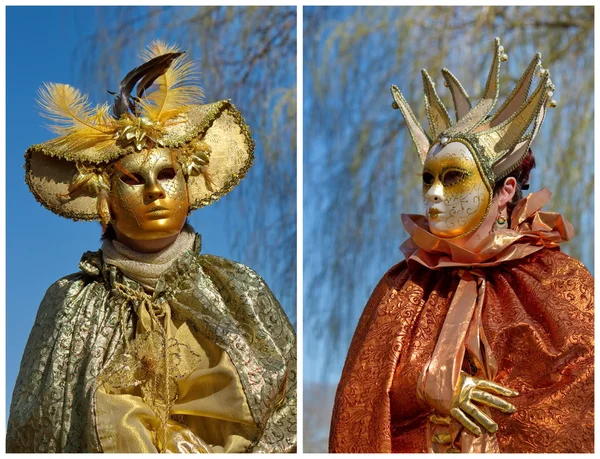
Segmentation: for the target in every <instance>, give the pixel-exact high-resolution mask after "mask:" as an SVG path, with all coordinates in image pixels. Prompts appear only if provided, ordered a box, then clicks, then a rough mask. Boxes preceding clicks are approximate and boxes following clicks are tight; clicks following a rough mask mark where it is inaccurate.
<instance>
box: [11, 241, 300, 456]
mask: <svg viewBox="0 0 600 459" xmlns="http://www.w3.org/2000/svg"><path fill="white" fill-rule="evenodd" d="M199 252H200V237H199V236H196V242H195V244H194V250H190V251H187V252H185V253H184V254H183V255H182V256H181V257H179V258H178V259H177V260H176V261H175V262H174V263H173V265H172V266H171V267H170V268H169V269H168V270H167V271H166V272H165V273H164V274H163V275H162V276H161V277H160V279H159V281H158V283H157V285H156V288H155V290H154V293H153V295H152V300H153V302H154V303H156V304H168V306H169V307H168V308H167V309H166V311H167V312H168V315H169V317H168V319H169V324H170V325H169V327H171V328H173V331H172V335H174V336H175V337H176V338H177V339H178V340H179V341H181V342H185V340H186V339H187V342H188V343H190V345H189V346H184V347H185V348H186V349H187V354H186V355H184V352H180V353H179V354H178V355H177V357H178V358H179V360H177V361H176V362H175V363H176V365H173V368H172V369H171V370H172V372H174V373H177V371H178V370H179V369H181V368H183V367H185V364H186V361H187V362H189V361H193V362H195V363H198V362H199V364H198V366H197V368H196V369H195V371H193V372H192V373H191V374H187V372H186V374H179V375H178V377H179V379H178V380H177V381H176V383H177V389H176V390H175V392H176V393H177V394H178V399H177V400H176V401H175V404H174V406H173V407H171V411H170V415H171V416H170V419H169V424H168V435H169V438H168V439H167V442H168V444H167V445H166V447H165V450H167V451H180V452H182V451H196V450H199V451H200V452H203V451H205V450H211V449H212V450H214V451H224V452H231V451H237V450H239V447H240V445H241V446H242V447H243V450H244V451H247V452H292V451H294V450H295V447H296V348H295V334H294V331H293V328H292V326H291V325H290V323H289V321H288V319H287V317H286V315H285V313H284V312H283V310H282V309H281V306H280V305H279V303H278V302H277V300H276V299H275V297H274V296H273V294H272V293H271V291H270V290H269V288H268V287H267V285H266V284H265V282H264V281H263V280H262V279H261V278H260V277H259V276H258V275H257V274H256V273H255V272H254V271H252V270H251V269H250V268H248V267H246V266H244V265H242V264H240V263H236V262H233V261H230V260H226V259H224V258H220V257H216V256H212V255H200V253H199ZM80 269H81V272H79V273H76V274H72V275H70V276H67V277H65V278H63V279H60V280H59V281H57V282H56V283H54V284H53V285H52V286H51V287H50V288H49V289H48V291H47V293H46V295H45V297H44V299H43V301H42V303H41V305H40V308H39V310H38V314H37V317H36V320H35V324H34V326H33V329H32V331H31V334H30V336H29V340H28V342H27V346H26V348H25V352H24V355H23V359H22V362H21V369H20V372H19V376H18V378H17V382H16V385H15V390H14V393H13V398H12V403H11V408H10V418H9V422H8V431H7V452H103V451H105V450H106V451H111V450H113V449H116V450H119V449H120V448H122V447H123V445H124V444H125V446H126V447H127V450H129V451H134V450H136V451H139V452H152V451H155V450H156V448H155V444H157V442H159V441H160V439H157V438H158V437H159V433H158V424H159V422H158V420H157V417H156V415H155V413H153V410H152V409H151V408H150V407H149V406H148V404H146V403H144V402H145V401H146V400H145V399H144V400H142V398H141V397H140V396H139V390H140V387H141V388H142V390H143V389H144V386H143V384H142V383H141V382H140V381H136V380H135V378H137V377H139V376H140V374H142V373H143V371H142V370H144V371H147V372H150V371H152V370H155V371H156V368H157V365H158V363H156V362H160V361H159V360H157V361H156V362H155V361H153V360H152V359H147V358H146V357H149V356H148V355H147V354H144V345H147V344H148V343H149V342H151V341H152V339H153V336H154V335H151V334H150V335H149V336H150V338H149V339H146V341H142V340H139V339H138V340H136V339H135V338H138V336H136V333H139V330H140V326H141V325H143V322H144V321H147V320H148V317H147V313H148V311H147V310H145V309H143V308H141V307H140V306H139V305H136V304H132V301H131V298H132V296H131V295H129V300H127V299H126V298H125V297H124V296H123V295H122V294H121V293H120V292H123V291H124V289H125V291H127V292H134V293H135V292H141V291H142V288H141V287H140V285H139V284H137V283H136V282H134V281H132V280H130V279H129V278H127V277H125V276H123V274H122V273H121V272H120V271H119V270H118V269H117V268H116V267H115V266H112V265H109V264H105V263H103V261H102V254H101V252H100V251H98V252H87V253H86V254H84V256H83V257H82V260H81V263H80ZM133 303H135V302H133ZM165 322H166V319H165ZM136 329H137V332H136ZM175 329H176V330H175ZM127 343H130V347H127ZM136 343H137V344H136ZM140 343H141V345H140ZM150 349H151V347H150ZM134 351H135V352H134ZM136 352H137V354H136ZM192 355H193V356H194V358H193V359H190V358H188V357H189V356H192ZM186 356H187V357H186ZM119 359H120V360H119ZM186 359H187V360H186ZM194 359H195V360H194ZM119 361H123V362H125V363H126V364H127V365H131V366H130V367H128V366H125V367H122V368H120V369H119V371H116V372H112V373H110V374H109V376H110V378H112V380H111V379H110V378H108V379H106V378H104V376H105V375H106V373H107V371H106V370H107V369H110V368H111V364H114V362H119ZM113 366H114V365H113ZM119 372H120V373H119ZM140 372H142V373H140ZM115 376H121V378H120V379H119V378H116V377H115ZM142 376H143V374H142ZM159 376H160V375H159ZM103 378H104V379H103ZM127 378H129V379H127ZM140 378H141V377H140ZM141 379H142V380H143V378H141ZM100 381H104V382H100ZM106 381H109V382H110V383H112V387H111V386H110V385H108V386H107V385H106V384H105V385H103V384H104V383H105V382H106ZM114 381H120V382H121V383H123V386H122V387H121V389H122V390H120V391H119V390H112V389H114V388H115V387H116V385H115V384H114ZM132 382H133V383H132ZM130 383H131V384H130ZM107 387H108V389H107ZM161 387H162V386H161ZM230 402H231V403H232V404H231V405H230ZM234 402H235V405H234V404H233V403H234ZM124 442H125V443H124ZM236 448H238V449H236ZM121 451H122V450H121Z"/></svg>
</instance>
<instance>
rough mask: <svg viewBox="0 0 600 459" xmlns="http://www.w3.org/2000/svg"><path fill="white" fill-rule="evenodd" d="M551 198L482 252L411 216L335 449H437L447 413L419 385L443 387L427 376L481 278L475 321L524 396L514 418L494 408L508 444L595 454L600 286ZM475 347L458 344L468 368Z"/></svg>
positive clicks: (347, 374)
mask: <svg viewBox="0 0 600 459" xmlns="http://www.w3.org/2000/svg"><path fill="white" fill-rule="evenodd" d="M549 197H550V194H549V192H547V190H542V191H541V192H538V193H534V194H532V195H529V196H528V197H527V198H526V199H524V200H522V201H521V202H520V203H519V204H518V206H517V207H516V208H515V209H514V211H513V214H512V216H511V228H510V229H509V230H505V231H498V232H496V233H493V234H492V235H490V237H489V238H488V239H486V240H485V241H483V242H482V244H481V245H480V246H479V247H478V250H477V251H475V252H469V251H466V250H464V249H461V248H460V247H457V246H455V245H453V244H451V242H450V241H449V240H447V239H441V238H437V237H435V236H434V235H432V234H431V233H429V231H428V230H427V228H426V221H425V219H424V217H421V216H409V215H404V216H403V222H404V225H405V227H406V229H407V231H408V232H409V234H410V236H411V239H409V240H408V241H407V242H406V243H405V244H404V245H403V247H402V250H403V252H404V254H405V257H406V260H405V261H403V262H401V263H399V264H398V265H396V266H394V267H393V268H392V269H390V270H389V271H388V272H387V273H386V275H385V276H384V277H383V279H382V280H381V281H380V282H379V284H378V285H377V287H376V288H375V290H374V292H373V294H372V295H371V298H370V299H369V301H368V303H367V305H366V308H365V310H364V312H363V314H362V316H361V318H360V320H359V323H358V326H357V328H356V331H355V334H354V337H353V339H352V343H351V346H350V350H349V352H348V356H347V359H346V363H345V366H344V369H343V372H342V378H341V381H340V384H339V386H338V390H337V394H336V399H335V405H334V411H333V417H332V424H331V433H330V451H331V452H428V451H429V452H431V451H432V445H431V436H430V435H429V436H428V429H429V428H430V423H429V417H430V415H431V414H433V413H434V412H435V410H434V408H433V407H432V406H431V405H430V404H428V403H425V402H424V400H423V397H419V395H418V389H419V390H420V391H422V392H427V391H430V392H431V390H432V389H431V387H429V386H427V385H426V384H425V383H424V382H423V378H424V376H425V377H426V376H427V374H428V372H431V368H432V366H434V363H435V362H434V361H433V360H431V358H432V354H434V352H436V353H437V355H439V348H437V349H436V344H437V342H438V340H439V339H441V338H440V336H441V335H442V334H441V331H442V329H443V327H444V325H445V322H446V321H447V318H448V315H449V314H448V311H449V309H450V307H451V306H452V304H453V302H456V299H457V297H459V296H461V295H462V297H463V298H462V299H464V297H465V296H467V295H466V294H465V291H466V289H465V288H464V287H465V286H468V285H469V282H470V283H473V285H474V290H473V292H476V294H474V296H476V299H477V303H480V304H481V305H482V307H481V308H480V312H479V314H480V316H479V317H476V316H475V315H474V316H473V318H472V319H470V318H469V317H467V318H466V319H468V320H467V322H468V321H469V320H471V321H475V320H477V321H478V322H477V324H478V326H479V327H480V328H478V330H480V331H481V337H482V339H481V343H482V348H483V347H485V348H487V350H488V351H489V353H490V359H492V360H494V359H495V362H494V364H495V365H496V368H495V378H494V380H495V382H497V383H499V384H501V385H503V386H506V387H510V388H512V389H516V390H517V391H518V392H519V396H517V397H514V398H510V402H511V403H513V404H514V405H515V406H516V411H515V412H514V413H513V414H504V413H501V412H500V411H498V410H492V411H490V413H491V415H492V418H493V419H494V421H495V422H496V423H497V424H498V426H499V430H498V432H496V434H495V439H494V442H495V443H496V445H497V446H496V447H497V448H498V449H499V451H500V452H536V453H540V452H593V435H594V428H593V406H594V403H593V402H594V395H593V380H594V376H593V375H594V370H593V365H594V358H593V345H594V338H593V336H594V319H593V317H594V316H593V314H594V313H593V299H594V296H593V295H594V284H593V279H592V277H591V275H590V274H589V272H588V271H587V270H586V269H585V267H584V266H583V265H582V264H581V263H580V262H579V261H577V260H575V259H573V258H571V257H569V256H567V255H565V254H564V253H562V252H560V250H559V249H558V246H557V245H558V243H559V242H560V241H562V240H566V239H568V238H570V237H571V236H572V233H573V231H572V227H571V226H570V224H569V223H568V222H566V221H564V220H563V219H562V218H561V217H560V215H559V214H556V213H549V212H539V209H540V208H541V206H542V205H543V204H544V203H545V202H546V201H547V200H548V199H549ZM474 282H476V283H474ZM483 284H484V285H485V288H484V289H482V288H481V287H482V285H483ZM473 302H474V303H475V298H473ZM469 314H470V313H469ZM453 319H456V316H455V317H454V318H453ZM462 319H464V318H462ZM463 321H464V320H463ZM449 322H452V323H449V325H448V326H450V327H451V326H454V325H455V324H457V323H461V320H450V321H449ZM484 337H485V338H484ZM468 339H469V336H467V337H466V338H465V340H467V341H468ZM463 344H464V345H463ZM478 344H479V342H478ZM484 345H485V346H484ZM465 346H466V347H467V348H468V343H466V342H465V343H462V344H461V345H460V346H458V348H460V349H462V352H463V354H461V353H460V352H459V349H458V348H457V349H456V354H457V355H459V356H460V362H459V363H460V364H461V365H462V364H465V363H466V362H467V359H465V361H463V359H462V355H465V354H464V348H465ZM441 347H443V346H441ZM441 351H445V352H446V353H448V351H450V353H452V352H454V351H455V349H454V348H452V349H441ZM467 354H468V352H467ZM482 360H486V359H482ZM444 369H445V367H444ZM431 378H433V381H434V382H438V383H439V382H440V381H442V380H439V379H438V380H435V375H433V376H430V379H431ZM419 384H422V385H421V386H420V387H419ZM453 389H454V388H453V387H442V386H438V387H435V386H434V389H433V391H434V392H435V391H437V392H435V393H434V396H432V397H431V398H430V399H431V400H433V401H432V402H431V404H433V405H435V404H436V402H439V405H443V403H442V401H444V398H446V399H448V397H451V394H452V392H453ZM448 394H449V395H448ZM424 397H425V398H427V397H426V396H424ZM436 397H437V399H436ZM430 399H427V400H430ZM447 401H448V400H446V402H447ZM462 438H463V440H464V439H465V437H464V436H463V437H462ZM462 448H463V449H462V451H463V452H465V451H472V452H477V451H485V449H480V450H478V449H477V447H476V445H475V446H473V445H470V446H468V447H467V446H465V444H463V446H462ZM469 448H470V449H469Z"/></svg>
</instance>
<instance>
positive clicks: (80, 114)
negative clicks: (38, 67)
mask: <svg viewBox="0 0 600 459" xmlns="http://www.w3.org/2000/svg"><path fill="white" fill-rule="evenodd" d="M38 103H39V105H40V107H41V109H42V110H43V112H42V113H41V115H42V116H43V117H44V118H48V119H49V120H51V121H52V122H54V123H55V124H54V125H51V126H49V128H50V129H51V130H52V131H53V132H55V133H56V134H58V135H62V136H66V135H72V134H77V135H88V136H104V135H110V136H112V135H113V133H114V123H113V121H112V118H111V116H110V115H109V114H108V111H109V110H110V105H108V104H104V105H97V106H96V107H92V106H91V104H90V102H89V101H88V96H87V95H86V94H82V93H81V91H79V90H78V89H75V88H74V87H72V86H70V85H68V84H59V83H44V86H43V87H42V88H40V90H39V99H38Z"/></svg>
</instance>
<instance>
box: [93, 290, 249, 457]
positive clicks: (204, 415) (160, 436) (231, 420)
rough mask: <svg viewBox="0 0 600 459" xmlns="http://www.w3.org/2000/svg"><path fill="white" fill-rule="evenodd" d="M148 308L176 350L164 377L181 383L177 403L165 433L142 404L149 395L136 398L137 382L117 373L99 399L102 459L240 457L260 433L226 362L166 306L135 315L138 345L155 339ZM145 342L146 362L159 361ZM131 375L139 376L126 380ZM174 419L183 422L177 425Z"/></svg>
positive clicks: (219, 351)
mask: <svg viewBox="0 0 600 459" xmlns="http://www.w3.org/2000/svg"><path fill="white" fill-rule="evenodd" d="M153 306H154V307H157V308H158V309H159V312H160V314H161V315H162V317H163V324H161V325H163V326H164V328H165V331H166V336H167V338H168V340H169V342H170V343H171V344H170V346H169V347H170V348H171V349H172V348H173V347H176V350H177V354H176V355H173V356H172V357H171V356H170V355H169V358H170V359H171V360H172V362H168V364H170V365H172V368H169V370H170V371H171V372H177V373H178V374H179V375H185V377H184V378H182V379H178V380H177V381H176V385H177V388H176V391H177V394H178V395H177V399H176V400H175V402H174V404H173V406H171V407H169V413H167V414H166V415H167V416H168V419H167V422H166V426H163V425H162V424H161V420H160V417H159V414H158V413H157V412H156V411H154V410H153V409H152V408H151V407H150V406H149V405H148V403H147V402H146V400H145V398H147V397H148V395H147V396H146V397H144V394H143V393H142V392H141V391H140V390H139V388H138V387H139V385H140V384H141V383H142V381H140V380H136V379H135V378H131V379H129V380H128V378H127V379H126V378H123V377H119V376H121V375H120V374H118V373H117V377H116V378H112V379H113V380H115V386H117V387H118V388H117V389H114V388H112V387H110V382H112V381H111V379H110V378H109V384H107V385H106V386H103V387H100V388H99V389H98V390H97V391H96V416H97V430H98V436H99V439H100V444H101V446H102V450H103V451H104V452H105V453H117V452H123V453H134V452H137V453H140V452H143V453H157V452H170V453H186V452H194V453H214V452H226V453H239V452H244V451H245V450H246V449H247V448H248V447H249V446H250V444H251V440H252V438H253V437H254V435H255V434H256V432H257V426H256V424H255V423H254V420H253V419H252V415H251V413H250V410H249V408H248V403H247V402H246V397H245V395H244V390H243V387H242V384H241V381H240V379H239V377H238V376H237V372H236V370H235V367H234V366H233V363H232V362H231V359H230V358H229V357H228V356H227V353H225V352H223V350H222V349H220V348H219V347H218V346H215V345H214V344H212V343H210V341H208V340H206V339H205V338H203V337H201V336H200V335H199V334H198V333H194V332H193V331H192V330H190V328H189V326H188V325H187V324H186V323H185V322H183V323H182V322H179V323H178V324H176V323H175V322H174V321H173V319H172V317H171V308H170V306H169V304H168V303H166V302H163V303H160V304H159V305H153V304H152V303H150V302H144V303H142V304H141V305H140V307H138V308H137V310H136V314H137V316H138V322H137V328H136V337H142V338H141V339H143V338H144V337H146V336H148V333H150V332H158V331H159V326H158V325H157V324H156V323H155V321H154V320H153V319H152V314H151V311H149V310H148V308H149V307H153ZM137 339H138V338H136V340H137ZM156 341H157V342H160V339H157V340H156ZM148 342H149V343H151V344H153V345H150V346H149V349H148V355H149V356H151V357H152V358H155V356H160V355H161V353H162V352H163V350H162V349H161V347H160V346H158V345H156V344H155V342H154V341H152V340H150V341H148ZM181 348H184V349H181ZM125 355H127V354H125ZM136 363H137V362H136V361H135V360H134V361H128V359H123V358H121V359H117V360H116V361H115V362H113V364H112V365H111V366H110V367H109V369H110V368H111V367H116V368H120V367H123V366H126V367H127V368H129V369H131V370H133V369H134V368H135V365H136ZM132 367H133V368H132ZM135 369H136V370H137V368H135ZM132 372H133V373H134V374H138V373H139V371H138V372H136V371H130V372H129V373H132ZM100 378H102V375H101V376H100ZM107 386H108V387H107ZM149 396H150V397H153V396H154V397H156V396H160V394H149ZM173 418H179V419H181V421H182V423H178V422H176V421H175V420H174V419H173Z"/></svg>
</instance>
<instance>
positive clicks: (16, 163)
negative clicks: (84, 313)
mask: <svg viewBox="0 0 600 459" xmlns="http://www.w3.org/2000/svg"><path fill="white" fill-rule="evenodd" d="M113 10H114V9H113ZM113 10H111V11H113ZM96 14H97V8H96V7H8V8H7V9H6V24H7V30H6V87H7V94H6V107H7V114H8V116H7V121H6V133H7V140H6V142H7V145H6V147H7V148H6V150H7V153H6V190H7V195H6V196H7V199H6V202H7V204H6V223H7V224H6V240H7V244H6V285H7V289H6V302H7V308H6V343H7V346H6V354H7V355H6V401H7V404H6V413H7V415H8V410H9V407H10V399H11V396H12V391H13V388H14V382H15V380H16V377H17V373H18V369H19V363H20V361H21V356H22V353H23V349H24V347H25V344H26V342H27V338H28V336H29V332H30V330H31V327H32V325H33V322H34V320H35V314H36V312H37V308H38V306H39V303H40V301H41V300H42V298H43V296H44V293H45V291H46V289H47V288H48V287H49V286H50V285H51V284H52V283H54V282H55V281H56V280H58V279H59V278H61V277H63V276H65V275H68V274H71V273H73V272H76V271H78V264H79V260H80V258H81V255H82V254H83V253H84V252H85V251H87V250H97V249H98V248H99V247H100V244H101V243H100V225H99V223H96V222H73V221H71V220H67V219H65V218H62V217H59V216H57V215H54V214H53V213H51V212H50V211H48V210H46V209H45V208H44V207H42V206H41V205H40V204H38V203H37V202H36V201H35V199H34V197H33V195H32V194H31V193H30V192H29V190H28V187H27V185H26V184H25V181H24V169H23V164H24V158H23V155H24V153H25V151H26V150H27V148H28V147H29V146H30V145H32V144H35V143H39V142H42V141H44V140H48V139H50V138H52V137H53V134H52V133H51V132H50V131H48V130H47V129H46V128H44V127H43V126H44V124H45V119H44V118H42V117H41V116H39V110H38V108H37V105H36V103H35V99H36V94H37V90H38V88H39V87H40V85H41V84H42V83H43V82H56V83H68V84H71V85H73V86H75V87H77V88H79V89H80V90H82V92H84V93H90V95H91V93H92V91H96V92H95V93H96V94H97V93H98V91H97V88H89V87H84V86H81V84H80V82H81V81H82V78H81V75H80V74H79V68H77V65H76V64H75V63H74V62H73V58H72V57H73V55H74V53H78V52H81V51H82V46H81V43H82V42H83V39H84V38H85V37H87V36H88V35H90V34H91V33H93V32H94V30H95V28H96V27H97V21H96V19H95V16H96ZM133 51H134V52H135V53H136V54H137V51H138V50H137V49H136V50H133ZM137 64H138V62H134V63H128V64H124V68H127V67H130V68H132V67H133V66H135V65H137ZM127 69H128V70H129V68H127ZM122 76H123V75H118V77H122ZM294 77H295V75H294ZM119 79H120V78H119ZM118 83H119V81H114V86H115V87H116V86H118ZM112 89H114V88H112ZM107 97H108V95H107ZM92 102H94V103H97V102H104V100H94V99H93V98H92ZM248 121H249V122H251V120H248ZM255 153H256V157H257V159H256V162H255V166H254V167H256V165H257V163H258V162H260V161H261V157H260V150H259V148H257V151H256V152H255ZM250 181H251V175H249V176H248V177H247V178H246V179H245V181H244V182H242V183H243V185H245V186H247V185H246V182H250ZM237 191H238V188H236V189H235V190H233V191H232V192H231V193H230V194H228V195H227V197H225V198H223V199H221V200H220V201H219V202H217V203H216V204H213V205H211V206H209V207H207V208H204V209H200V210H198V211H196V212H194V213H192V214H191V216H190V222H191V224H192V225H193V226H194V228H195V229H196V231H197V232H198V233H200V234H201V235H202V241H203V247H202V251H203V252H204V253H212V254H216V255H219V256H223V257H226V258H231V259H235V260H237V261H240V262H242V263H244V262H245V260H244V259H240V256H239V254H234V253H233V250H232V248H231V247H230V246H229V244H228V243H227V242H226V241H227V240H231V237H232V235H231V234H230V232H231V229H230V227H229V225H228V224H227V216H226V214H225V211H224V209H226V206H227V203H228V202H231V201H236V196H235V194H236V192H237ZM227 238H228V239H227ZM236 255H237V256H236ZM252 268H254V269H255V270H256V271H257V272H259V273H260V274H261V275H262V276H263V277H264V278H265V280H266V282H267V284H269V286H270V287H271V288H272V290H273V291H274V293H275V295H276V296H280V295H281V292H282V288H283V287H282V286H279V285H274V281H271V279H270V273H269V271H270V270H268V269H267V268H263V267H261V266H252Z"/></svg>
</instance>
